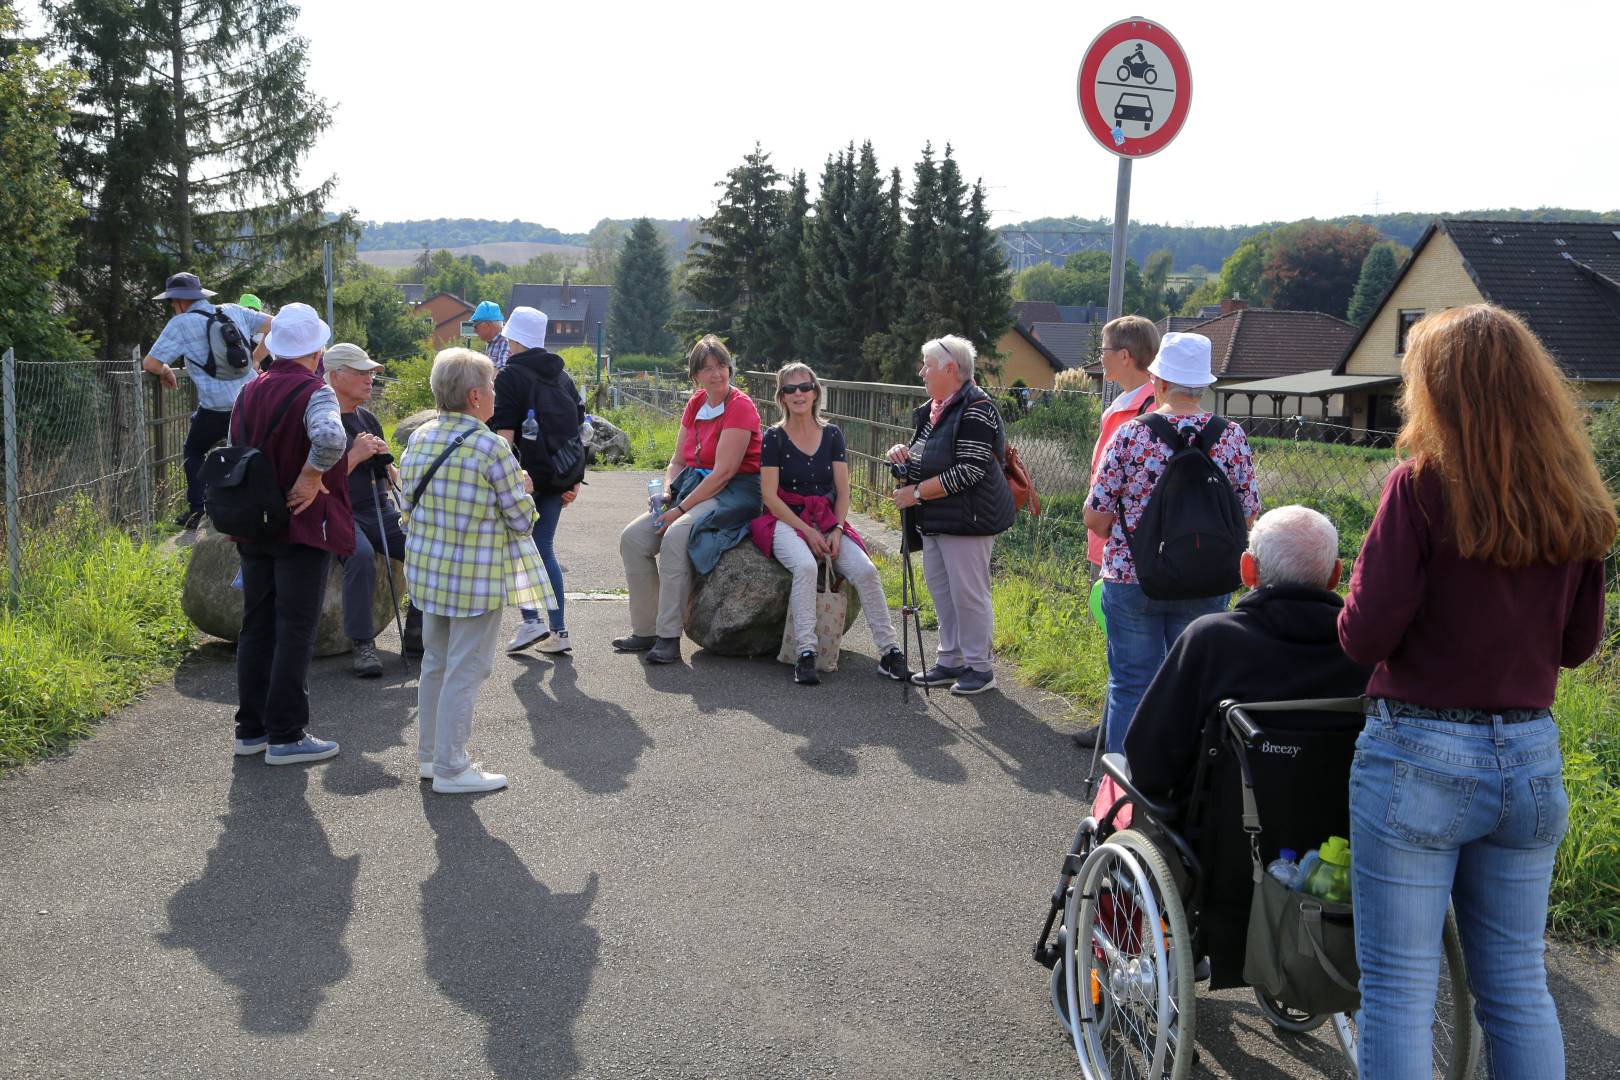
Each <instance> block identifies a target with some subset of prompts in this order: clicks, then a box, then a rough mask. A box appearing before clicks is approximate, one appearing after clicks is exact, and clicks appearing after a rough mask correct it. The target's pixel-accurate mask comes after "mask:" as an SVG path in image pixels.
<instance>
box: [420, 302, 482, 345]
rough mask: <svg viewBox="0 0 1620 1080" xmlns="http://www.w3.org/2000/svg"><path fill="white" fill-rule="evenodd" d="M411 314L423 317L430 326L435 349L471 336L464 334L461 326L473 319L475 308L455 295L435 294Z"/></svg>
mask: <svg viewBox="0 0 1620 1080" xmlns="http://www.w3.org/2000/svg"><path fill="white" fill-rule="evenodd" d="M411 313H412V314H413V315H419V316H421V317H422V319H423V321H424V322H426V323H427V324H428V328H429V329H430V330H431V331H432V333H433V347H434V348H435V349H442V348H444V347H445V346H447V345H454V344H455V343H456V342H458V341H461V340H462V339H464V338H466V337H467V336H469V335H468V334H466V333H463V328H462V325H461V324H462V323H464V322H466V321H467V320H468V319H470V318H472V313H473V306H472V305H471V304H469V303H467V301H465V300H463V299H462V298H461V297H459V296H457V295H455V294H454V293H447V292H440V293H434V294H433V295H432V296H430V297H428V298H427V299H426V300H423V301H422V302H421V303H420V304H417V305H416V306H415V307H413V308H412V309H411Z"/></svg>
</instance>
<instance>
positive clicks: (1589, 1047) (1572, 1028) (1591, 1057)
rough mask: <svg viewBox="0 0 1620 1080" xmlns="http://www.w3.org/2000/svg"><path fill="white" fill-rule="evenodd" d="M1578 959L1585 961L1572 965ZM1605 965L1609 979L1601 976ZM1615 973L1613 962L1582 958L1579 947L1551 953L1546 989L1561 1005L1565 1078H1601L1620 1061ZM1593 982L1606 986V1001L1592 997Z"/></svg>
mask: <svg viewBox="0 0 1620 1080" xmlns="http://www.w3.org/2000/svg"><path fill="white" fill-rule="evenodd" d="M1572 954H1573V955H1572ZM1576 957H1579V958H1580V959H1581V961H1582V962H1580V963H1578V964H1577V963H1571V962H1570V961H1571V960H1572V959H1574V958H1576ZM1604 966H1607V967H1608V970H1609V972H1610V975H1609V977H1608V979H1607V980H1606V979H1605V977H1604V976H1603V975H1602V974H1599V973H1600V972H1602V970H1603V967H1604ZM1594 968H1595V969H1596V971H1594ZM1615 970H1616V968H1615V966H1614V961H1613V959H1610V960H1608V961H1607V965H1605V962H1604V961H1603V960H1602V959H1601V958H1600V957H1599V956H1598V954H1593V955H1592V956H1584V957H1583V956H1582V955H1581V950H1580V949H1579V947H1575V948H1574V949H1572V950H1569V951H1566V950H1564V949H1558V950H1551V949H1550V950H1548V964H1547V989H1549V990H1551V991H1552V996H1553V1000H1554V1001H1556V1002H1558V1019H1559V1022H1560V1024H1561V1025H1562V1026H1563V1029H1564V1057H1565V1062H1564V1069H1565V1073H1566V1075H1569V1076H1602V1075H1603V1074H1604V1073H1605V1071H1610V1072H1612V1070H1613V1069H1614V1067H1615V1062H1616V1061H1620V1029H1617V1028H1616V1026H1615V1011H1616V1010H1615V1001H1616V999H1615V996H1614V985H1613V982H1612V981H1609V980H1612V973H1613V972H1614V971H1615ZM1568 972H1574V973H1576V974H1577V975H1580V976H1583V979H1582V981H1581V982H1577V981H1575V980H1574V979H1572V978H1570V977H1569V974H1568ZM1594 975H1596V978H1595V979H1594ZM1583 983H1585V985H1583ZM1593 983H1596V984H1597V985H1599V986H1606V988H1607V990H1608V993H1609V995H1610V996H1609V997H1608V1000H1607V1001H1606V1002H1605V1001H1600V1000H1599V999H1598V998H1597V997H1595V996H1594V995H1593V994H1592V989H1593Z"/></svg>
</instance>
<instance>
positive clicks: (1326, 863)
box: [1304, 836, 1350, 904]
mask: <svg viewBox="0 0 1620 1080" xmlns="http://www.w3.org/2000/svg"><path fill="white" fill-rule="evenodd" d="M1318 853H1319V854H1320V856H1321V859H1320V861H1318V862H1317V864H1316V866H1315V867H1314V868H1312V870H1311V874H1310V876H1309V877H1307V878H1305V879H1304V880H1305V885H1304V891H1305V892H1308V893H1310V894H1311V895H1312V896H1317V897H1320V898H1322V899H1323V900H1327V901H1329V902H1330V903H1334V904H1348V903H1349V902H1350V841H1348V840H1346V839H1345V838H1344V837H1342V836H1330V837H1328V838H1327V842H1326V843H1324V844H1323V845H1322V846H1321V848H1319V849H1318Z"/></svg>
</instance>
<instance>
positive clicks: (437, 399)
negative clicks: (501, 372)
mask: <svg viewBox="0 0 1620 1080" xmlns="http://www.w3.org/2000/svg"><path fill="white" fill-rule="evenodd" d="M494 384H495V365H494V363H493V362H491V361H490V358H489V357H487V356H485V355H484V354H483V353H476V352H473V351H472V350H471V349H463V348H461V347H460V346H457V347H455V348H451V349H444V350H442V351H440V353H439V355H438V356H435V357H434V358H433V370H432V372H430V373H429V375H428V385H429V386H431V387H432V388H433V403H434V404H435V405H437V406H438V407H439V408H440V409H441V410H443V411H444V412H465V411H466V410H467V394H468V392H469V391H472V390H487V389H488V388H489V387H491V386H493V385H494Z"/></svg>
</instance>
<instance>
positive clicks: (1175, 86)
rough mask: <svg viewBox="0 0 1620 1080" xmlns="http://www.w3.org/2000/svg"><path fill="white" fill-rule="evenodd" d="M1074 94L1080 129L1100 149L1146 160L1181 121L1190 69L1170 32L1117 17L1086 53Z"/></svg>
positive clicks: (1189, 86)
mask: <svg viewBox="0 0 1620 1080" xmlns="http://www.w3.org/2000/svg"><path fill="white" fill-rule="evenodd" d="M1078 95H1079V99H1080V115H1081V116H1082V117H1084V118H1085V122H1086V129H1087V130H1088V131H1090V132H1091V134H1092V137H1093V138H1095V139H1096V140H1097V141H1098V142H1099V143H1101V144H1102V145H1103V147H1104V149H1107V150H1109V151H1111V152H1113V153H1115V154H1118V155H1120V156H1121V157H1133V158H1134V157H1147V156H1148V155H1149V154H1157V153H1158V152H1159V151H1160V150H1163V149H1164V148H1165V147H1166V146H1168V145H1169V144H1170V140H1171V139H1173V138H1175V137H1176V133H1177V132H1178V131H1180V130H1181V125H1182V124H1183V123H1185V122H1186V120H1187V109H1188V108H1189V107H1190V106H1191V105H1192V69H1191V68H1189V67H1188V66H1187V54H1186V53H1184V52H1182V51H1181V45H1180V43H1178V42H1177V41H1176V39H1175V37H1174V36H1173V35H1172V34H1171V33H1170V31H1168V30H1166V29H1165V28H1164V27H1162V26H1160V25H1159V24H1158V23H1155V22H1150V21H1148V20H1146V19H1121V20H1120V21H1119V22H1117V23H1115V24H1114V25H1112V26H1110V27H1109V28H1108V29H1106V30H1104V31H1103V32H1102V33H1100V34H1098V35H1097V38H1096V40H1095V41H1093V42H1092V43H1091V47H1090V48H1089V49H1087V50H1086V56H1085V59H1083V60H1081V61H1080V78H1079V84H1078Z"/></svg>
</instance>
